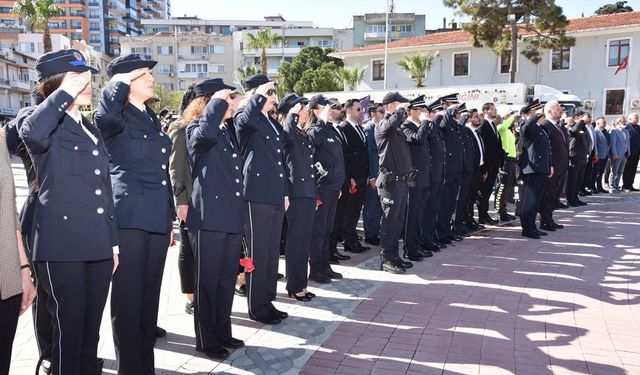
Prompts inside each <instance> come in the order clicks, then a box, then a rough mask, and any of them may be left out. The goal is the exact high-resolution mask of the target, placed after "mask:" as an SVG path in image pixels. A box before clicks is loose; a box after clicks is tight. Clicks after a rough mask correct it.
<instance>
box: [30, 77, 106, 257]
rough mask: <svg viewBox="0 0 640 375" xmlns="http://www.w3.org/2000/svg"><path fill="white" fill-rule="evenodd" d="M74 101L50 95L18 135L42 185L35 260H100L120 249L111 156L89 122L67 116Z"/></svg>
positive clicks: (35, 222) (59, 94)
mask: <svg viewBox="0 0 640 375" xmlns="http://www.w3.org/2000/svg"><path fill="white" fill-rule="evenodd" d="M72 102H73V97H72V96H71V95H69V94H67V93H66V92H64V91H63V90H60V89H58V90H56V91H54V92H53V93H52V94H51V95H49V96H48V97H47V98H46V99H45V100H44V101H43V102H42V103H41V104H40V105H38V106H37V107H36V109H35V110H34V111H33V113H32V114H31V115H30V116H29V117H28V118H27V119H26V120H25V121H24V123H23V125H22V127H21V128H20V130H19V133H20V137H21V138H22V140H23V141H24V143H25V144H26V145H27V147H28V148H29V152H30V153H31V155H32V157H33V163H34V165H35V167H36V173H37V175H38V182H39V185H40V193H39V195H38V200H37V202H36V203H35V205H36V207H35V213H34V218H33V230H32V233H31V235H32V238H33V260H34V261H53V262H77V261H94V260H104V259H109V258H111V257H112V256H113V249H112V247H113V246H116V245H118V229H117V228H118V225H117V221H116V218H115V214H114V204H113V200H112V191H111V177H110V175H109V157H110V155H109V153H108V150H107V147H106V145H105V142H104V141H103V139H102V136H101V135H100V132H99V130H98V129H97V128H96V127H95V126H93V124H91V122H89V121H87V120H86V119H84V118H83V119H82V124H79V123H77V122H76V121H75V120H74V119H72V118H71V117H70V116H69V115H67V114H66V112H65V110H66V109H67V108H68V106H69V105H71V103H72ZM82 127H84V128H85V129H86V130H88V131H89V132H91V134H93V136H94V137H95V138H96V139H97V144H96V143H94V141H93V140H92V139H91V138H90V137H89V135H87V133H86V132H85V130H84V129H82Z"/></svg>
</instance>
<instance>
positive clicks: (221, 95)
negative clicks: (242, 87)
mask: <svg viewBox="0 0 640 375" xmlns="http://www.w3.org/2000/svg"><path fill="white" fill-rule="evenodd" d="M229 95H231V90H229V89H224V90H219V91H216V92H215V94H213V96H211V99H212V100H213V99H222V100H227V99H228V98H229Z"/></svg>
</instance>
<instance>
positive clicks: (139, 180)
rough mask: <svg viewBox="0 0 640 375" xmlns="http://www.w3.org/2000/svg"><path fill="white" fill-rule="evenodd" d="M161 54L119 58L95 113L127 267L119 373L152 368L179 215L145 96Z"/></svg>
mask: <svg viewBox="0 0 640 375" xmlns="http://www.w3.org/2000/svg"><path fill="white" fill-rule="evenodd" d="M155 64H156V62H155V61H150V60H144V59H142V58H141V57H140V56H139V55H127V56H121V57H117V58H115V59H114V60H113V61H111V63H110V64H109V66H108V68H107V69H108V74H109V76H110V77H111V80H110V81H109V84H108V85H107V86H106V87H105V88H104V90H103V92H102V97H101V98H100V102H99V104H98V108H97V109H96V113H95V121H96V125H97V126H98V127H99V128H100V130H101V131H102V135H103V137H104V139H105V142H106V145H107V147H108V149H109V152H110V153H111V178H112V180H113V194H114V200H115V211H116V217H117V219H118V234H119V239H120V251H121V254H120V256H121V261H122V265H123V266H122V267H121V268H120V270H119V271H118V273H117V274H116V275H115V276H114V279H113V287H112V291H111V320H112V324H113V340H114V343H115V349H116V356H117V357H118V362H119V363H118V374H133V375H141V374H153V373H154V358H153V346H154V344H155V341H156V335H157V333H156V324H157V319H158V303H159V299H160V285H161V283H162V272H163V270H164V263H165V259H166V256H167V249H168V246H169V244H170V242H171V241H170V233H171V229H172V222H173V220H174V218H175V210H174V205H173V193H172V191H171V184H170V183H169V181H170V180H169V174H168V172H167V166H168V165H169V155H170V153H171V140H170V139H169V137H168V136H167V135H166V134H165V133H164V132H163V131H162V128H161V124H160V122H159V121H158V118H157V117H156V114H155V113H154V112H153V110H152V109H151V108H149V107H148V106H146V105H145V104H144V103H145V101H147V100H148V99H149V98H151V97H153V75H152V73H151V69H152V68H153V67H154V66H155Z"/></svg>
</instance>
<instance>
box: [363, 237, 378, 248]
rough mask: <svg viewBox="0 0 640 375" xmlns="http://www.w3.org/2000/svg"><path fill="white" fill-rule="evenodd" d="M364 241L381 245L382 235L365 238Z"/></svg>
mask: <svg viewBox="0 0 640 375" xmlns="http://www.w3.org/2000/svg"><path fill="white" fill-rule="evenodd" d="M364 242H365V243H368V244H369V245H373V246H380V237H373V238H365V239H364Z"/></svg>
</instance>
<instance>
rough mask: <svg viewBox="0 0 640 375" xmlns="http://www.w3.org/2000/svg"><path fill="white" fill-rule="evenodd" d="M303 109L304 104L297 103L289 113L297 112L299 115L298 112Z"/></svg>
mask: <svg viewBox="0 0 640 375" xmlns="http://www.w3.org/2000/svg"><path fill="white" fill-rule="evenodd" d="M301 110H302V104H300V103H296V105H294V106H293V107H291V109H290V110H289V114H291V113H295V114H296V115H297V114H298V113H300V111H301Z"/></svg>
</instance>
